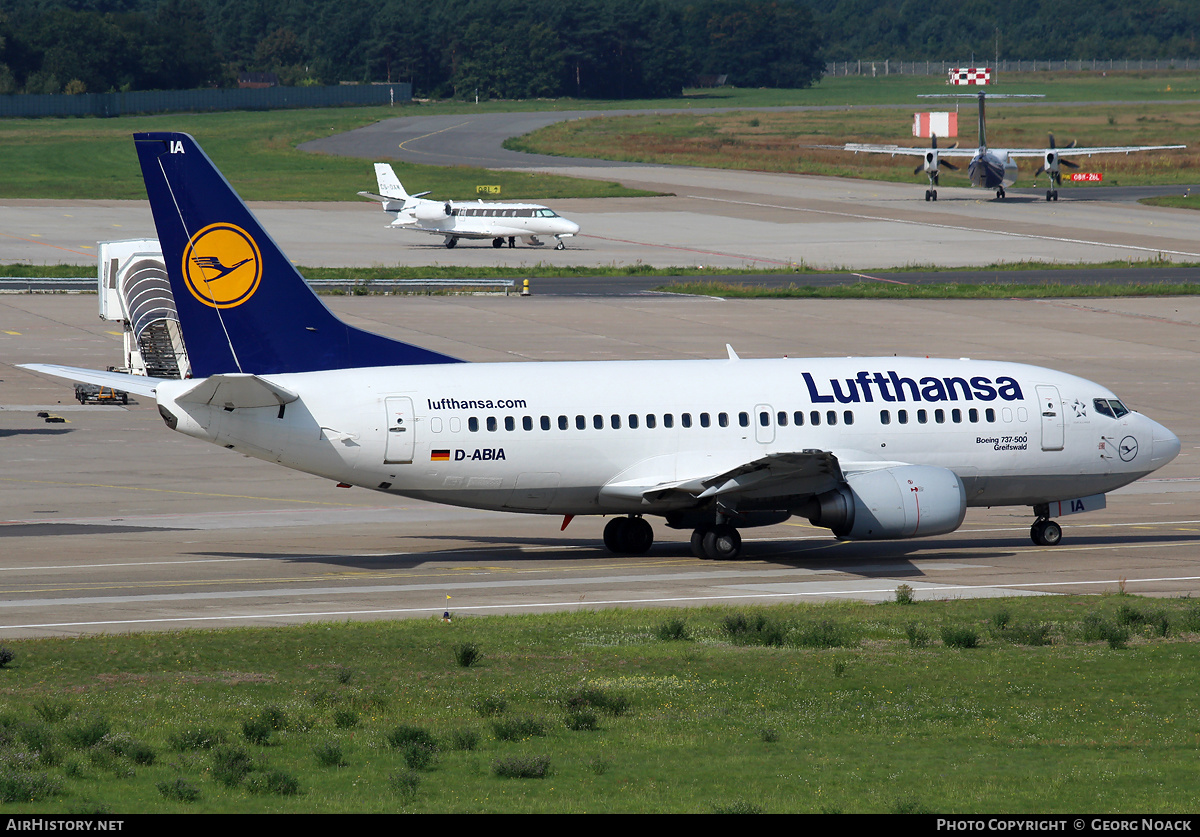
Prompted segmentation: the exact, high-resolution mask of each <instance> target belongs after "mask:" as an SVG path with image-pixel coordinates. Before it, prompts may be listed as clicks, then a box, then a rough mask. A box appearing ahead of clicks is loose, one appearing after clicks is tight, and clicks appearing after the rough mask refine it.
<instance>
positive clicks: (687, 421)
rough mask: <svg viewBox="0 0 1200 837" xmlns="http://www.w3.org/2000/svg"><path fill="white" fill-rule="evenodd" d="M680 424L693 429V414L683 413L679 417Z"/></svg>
mask: <svg viewBox="0 0 1200 837" xmlns="http://www.w3.org/2000/svg"><path fill="white" fill-rule="evenodd" d="M679 423H680V424H682V425H683V426H684V427H691V426H692V414H691V413H681V414H680V416H679Z"/></svg>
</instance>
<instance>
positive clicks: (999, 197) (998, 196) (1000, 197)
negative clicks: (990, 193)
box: [996, 189, 1004, 201]
mask: <svg viewBox="0 0 1200 837" xmlns="http://www.w3.org/2000/svg"><path fill="white" fill-rule="evenodd" d="M996 200H998V201H1002V200H1004V190H1003V189H997V190H996Z"/></svg>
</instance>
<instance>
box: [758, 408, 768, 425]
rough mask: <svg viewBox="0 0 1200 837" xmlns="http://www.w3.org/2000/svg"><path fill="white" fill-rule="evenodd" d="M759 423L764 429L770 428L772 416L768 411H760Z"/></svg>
mask: <svg viewBox="0 0 1200 837" xmlns="http://www.w3.org/2000/svg"><path fill="white" fill-rule="evenodd" d="M758 423H759V424H760V425H762V426H763V427H770V426H771V414H770V413H768V412H767V411H766V410H762V411H760V412H759V414H758Z"/></svg>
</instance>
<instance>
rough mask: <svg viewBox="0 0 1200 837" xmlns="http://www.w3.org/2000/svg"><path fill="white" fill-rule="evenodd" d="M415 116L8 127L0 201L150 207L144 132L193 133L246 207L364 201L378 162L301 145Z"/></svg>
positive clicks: (529, 177)
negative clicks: (142, 162)
mask: <svg viewBox="0 0 1200 837" xmlns="http://www.w3.org/2000/svg"><path fill="white" fill-rule="evenodd" d="M399 115H405V116H408V115H412V114H411V113H410V112H409V111H408V109H404V110H400V109H391V108H387V107H372V108H326V109H313V110H286V111H267V112H244V111H238V112H230V113H213V114H171V115H165V116H126V117H117V118H114V119H74V118H72V119H6V120H0V158H3V159H4V161H5V176H4V177H3V178H0V198H76V199H82V200H95V199H101V198H103V199H123V200H144V199H145V197H146V191H145V188H144V187H143V185H142V175H141V169H140V167H139V165H138V161H137V153H136V152H135V151H134V147H133V139H132V136H131V135H132V134H133V133H134V132H135V131H184V132H186V133H190V134H192V135H193V136H195V137H196V139H197V141H198V142H199V143H200V145H201V146H202V147H203V148H204V151H205V153H207V154H208V156H209V157H211V158H212V160H213V162H214V163H216V165H217V167H218V168H219V169H221V172H222V173H223V174H224V175H225V177H226V178H227V179H228V180H229V182H230V183H232V184H233V187H234V188H235V189H236V190H237V191H238V193H239V194H240V195H241V196H242V198H244V199H245V200H251V201H254V200H260V201H265V200H291V201H345V200H362V198H359V197H357V194H356V193H357V192H359V191H375V190H376V189H377V188H378V187H377V184H376V183H375V173H374V170H373V169H372V168H371V165H370V161H368V160H360V159H355V158H350V157H334V156H329V155H324V154H309V153H305V152H303V151H299V150H297V146H298V145H299V144H300V143H303V142H307V141H309V140H313V139H318V138H321V137H326V136H330V135H333V134H339V133H343V132H345V131H351V130H354V129H355V128H361V127H363V126H366V125H370V124H372V123H374V122H377V121H379V120H381V119H388V118H391V117H394V116H399ZM393 167H394V168H395V170H396V174H397V175H398V176H399V177H400V179H401V180H402V181H403V182H404V183H406V184H408V187H409V188H410V189H412V190H414V191H426V190H432V191H433V192H434V194H435V195H436V196H437V197H438V198H453V199H467V198H474V197H476V196H477V194H476V188H475V187H476V186H478V185H483V184H487V185H498V186H500V187H501V191H500V197H501V198H503V199H506V200H549V199H553V198H564V197H627V196H637V195H646V194H651V193H648V192H643V191H638V190H631V189H625V188H624V187H621V186H618V185H617V184H615V183H605V182H601V181H594V180H583V179H577V178H570V177H561V176H558V175H546V174H536V173H535V174H531V173H528V172H493V171H488V170H486V169H479V168H471V167H467V166H456V167H453V168H441V167H438V166H419V165H414V164H411V163H401V162H395V163H393Z"/></svg>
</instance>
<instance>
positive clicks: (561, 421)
mask: <svg viewBox="0 0 1200 837" xmlns="http://www.w3.org/2000/svg"><path fill="white" fill-rule="evenodd" d="M568 426H569V425H568V422H567V417H566V416H559V417H558V429H559V430H566V429H567V427H568Z"/></svg>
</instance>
